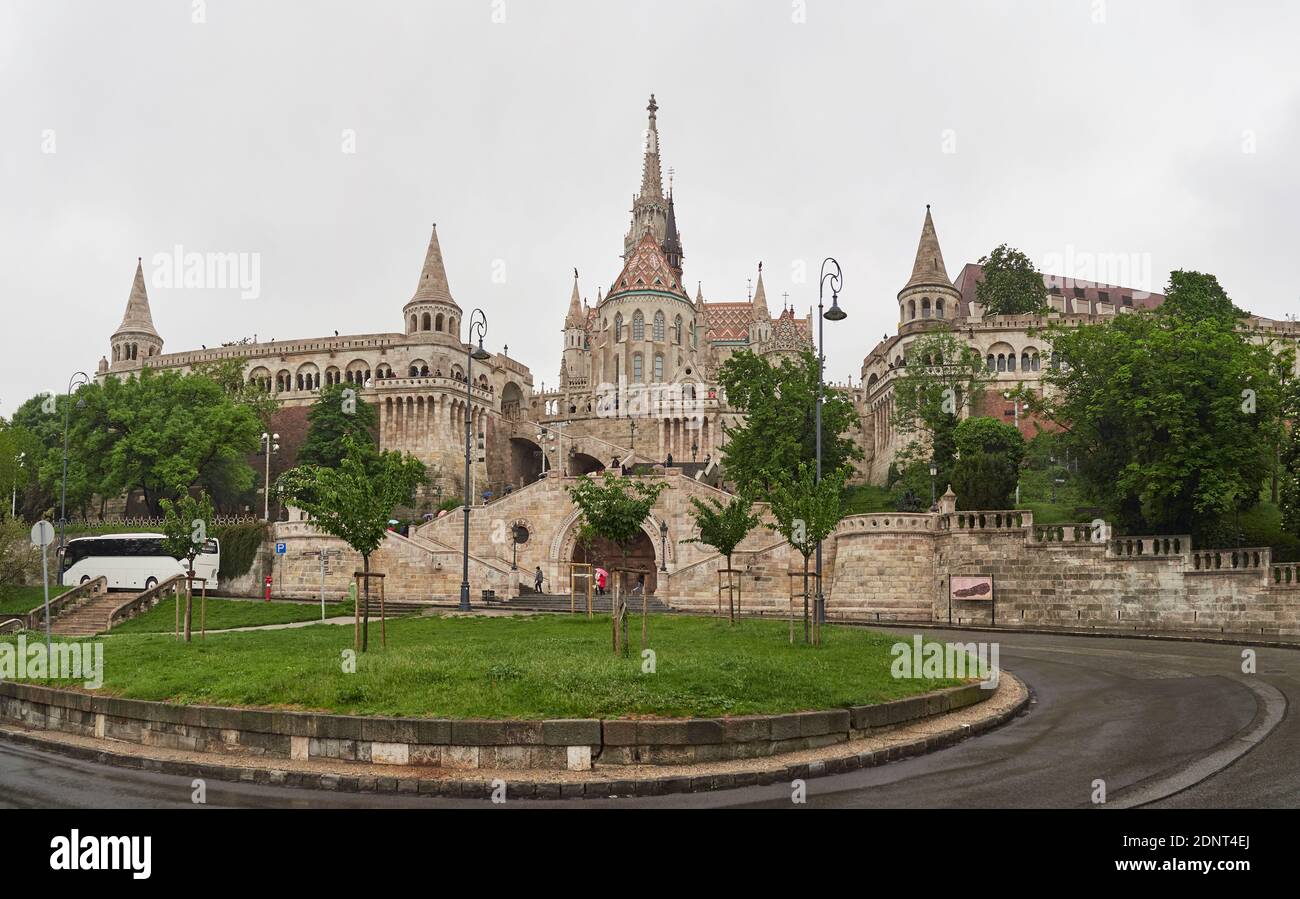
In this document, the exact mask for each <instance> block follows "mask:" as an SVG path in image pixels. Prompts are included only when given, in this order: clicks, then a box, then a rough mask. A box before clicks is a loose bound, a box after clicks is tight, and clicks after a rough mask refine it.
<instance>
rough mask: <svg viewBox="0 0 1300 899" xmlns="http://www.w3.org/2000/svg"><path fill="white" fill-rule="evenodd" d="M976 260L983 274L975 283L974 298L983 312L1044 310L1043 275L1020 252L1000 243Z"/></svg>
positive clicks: (1006, 312) (997, 313)
mask: <svg viewBox="0 0 1300 899" xmlns="http://www.w3.org/2000/svg"><path fill="white" fill-rule="evenodd" d="M979 264H980V265H981V266H983V268H984V278H983V280H981V281H979V282H977V283H976V285H975V298H976V300H977V301H978V302H979V304H980V307H981V308H982V309H983V310H984V314H985V315H1024V314H1026V313H1036V312H1046V311H1047V309H1048V305H1047V287H1046V285H1044V283H1043V275H1042V273H1041V272H1039V271H1038V270H1037V269H1035V268H1034V264H1033V262H1031V261H1030V260H1029V257H1028V256H1026V255H1025V254H1024V253H1022V252H1020V251H1019V250H1017V249H1015V248H1014V247H1009V246H1007V245H1006V244H1000V245H999V246H997V247H996V248H995V249H994V250H993V252H992V253H989V254H988V255H987V256H984V257H983V258H981V259H980V261H979Z"/></svg>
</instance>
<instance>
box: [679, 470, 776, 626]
mask: <svg viewBox="0 0 1300 899" xmlns="http://www.w3.org/2000/svg"><path fill="white" fill-rule="evenodd" d="M691 505H692V506H693V507H694V509H695V511H694V512H692V513H691V517H692V518H693V519H694V520H695V526H696V527H698V528H699V529H700V536H698V537H691V538H689V539H686V540H683V541H682V543H702V544H704V545H705V546H711V547H713V548H714V549H715V550H717V551H718V552H719V553H720V554H722V555H723V556H725V557H726V559H727V568H728V569H730V568H731V554H732V553H733V552H735V551H736V547H737V546H739V545H740V542H741V541H742V540H744V539H745V536H746V535H747V534H749V532H750V531H751V530H753V529H754V528H755V527H757V526H758V523H759V518H758V516H757V515H755V514H754V512H753V504H752V503H751V502H750V500H749V497H747V496H745V495H744V494H740V493H738V494H736V495H735V496H733V497H732V498H731V499H730V500H728V501H727V502H726V503H725V504H724V503H723V502H722V500H719V499H717V498H715V497H708V502H707V504H706V503H705V501H704V500H701V499H700V498H699V497H695V496H693V497H691ZM727 601H728V605H729V607H730V608H729V612H728V616H727V617H728V620H730V622H731V623H732V624H735V623H736V607H735V602H734V600H733V599H732V591H730V590H729V591H727Z"/></svg>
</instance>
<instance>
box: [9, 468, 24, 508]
mask: <svg viewBox="0 0 1300 899" xmlns="http://www.w3.org/2000/svg"><path fill="white" fill-rule="evenodd" d="M26 458H27V454H26V453H19V454H18V455H17V456H14V462H15V463H16V464H17V466H18V468H19V469H21V470H24V471H25V470H26V468H27V465H26V464H25V463H24V462H23V460H24V459H26ZM23 480H24V481H25V480H26V478H24V479H23ZM9 517H10V518H17V517H18V479H17V478H14V493H13V497H12V498H11V499H10V500H9Z"/></svg>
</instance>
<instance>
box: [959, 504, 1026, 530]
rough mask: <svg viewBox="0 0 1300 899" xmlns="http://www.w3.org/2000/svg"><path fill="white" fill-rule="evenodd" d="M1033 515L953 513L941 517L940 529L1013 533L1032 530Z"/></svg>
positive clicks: (1016, 511)
mask: <svg viewBox="0 0 1300 899" xmlns="http://www.w3.org/2000/svg"><path fill="white" fill-rule="evenodd" d="M1033 526H1034V513H1033V512H1031V511H1029V510H1024V509H1012V510H1008V511H1001V510H999V511H993V512H953V513H950V514H948V515H945V516H943V517H942V523H941V525H940V527H941V528H942V529H944V530H950V531H1013V530H1023V529H1024V528H1030V529H1032V528H1033Z"/></svg>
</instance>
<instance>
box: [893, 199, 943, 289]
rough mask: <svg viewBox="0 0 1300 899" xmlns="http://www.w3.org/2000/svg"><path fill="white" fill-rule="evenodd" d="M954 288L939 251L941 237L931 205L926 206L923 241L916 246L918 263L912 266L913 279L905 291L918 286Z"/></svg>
mask: <svg viewBox="0 0 1300 899" xmlns="http://www.w3.org/2000/svg"><path fill="white" fill-rule="evenodd" d="M922 284H924V285H934V286H939V287H952V286H953V284H952V281H950V280H949V279H948V270H947V268H945V267H944V264H943V251H942V250H940V249H939V236H938V235H937V234H935V231H934V219H933V218H931V217H930V204H929V203H926V204H925V223H924V224H923V225H922V226H921V240H920V242H919V243H918V244H917V246H916V261H915V262H914V263H913V264H912V277H911V278H909V279H908V281H907V283H906V284H904V285H903V290H907V288H909V287H915V286H918V285H922Z"/></svg>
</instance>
